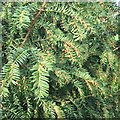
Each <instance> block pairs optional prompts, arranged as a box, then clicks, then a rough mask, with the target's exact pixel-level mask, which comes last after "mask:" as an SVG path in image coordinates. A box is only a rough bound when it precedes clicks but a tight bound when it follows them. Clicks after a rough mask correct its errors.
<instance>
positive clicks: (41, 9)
mask: <svg viewBox="0 0 120 120" xmlns="http://www.w3.org/2000/svg"><path fill="white" fill-rule="evenodd" d="M45 5H46V2H44V3H43V5H42V7H41V8H40V10H39V12H38V13H37V15H36V16H35V18H34V20H33V22H32V23H31V25H30V27H29V29H28V32H27V34H26V36H25V38H24V40H23V42H22V44H21V45H20V47H23V45H24V44H25V42H26V41H27V39H28V36H29V34H30V32H31V30H32V28H33V26H34V24H35V22H36V21H37V19H38V17H39V15H40V14H41V12H42V11H43V10H44V7H45Z"/></svg>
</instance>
